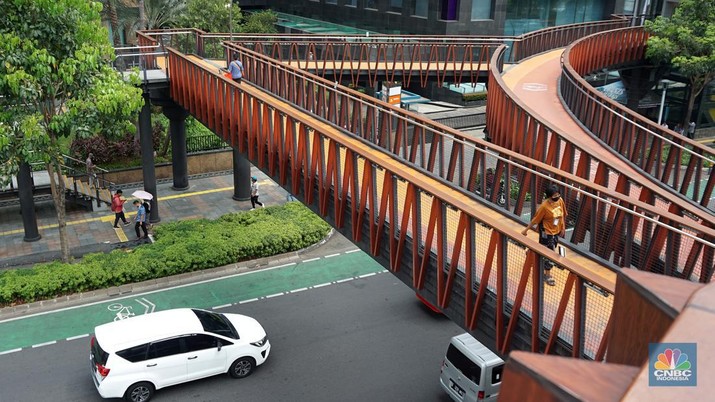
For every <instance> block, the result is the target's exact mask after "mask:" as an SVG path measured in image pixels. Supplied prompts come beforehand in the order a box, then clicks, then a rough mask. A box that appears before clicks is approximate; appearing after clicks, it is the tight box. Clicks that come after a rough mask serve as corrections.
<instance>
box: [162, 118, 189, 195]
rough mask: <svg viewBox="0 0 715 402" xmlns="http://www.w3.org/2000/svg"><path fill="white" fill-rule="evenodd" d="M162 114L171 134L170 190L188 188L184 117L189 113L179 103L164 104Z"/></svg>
mask: <svg viewBox="0 0 715 402" xmlns="http://www.w3.org/2000/svg"><path fill="white" fill-rule="evenodd" d="M162 109H163V112H164V116H166V117H167V118H168V119H169V133H170V135H171V171H172V174H173V178H174V185H173V186H171V189H172V190H177V191H183V190H186V189H188V188H189V167H188V162H187V157H186V117H187V116H188V115H189V113H188V112H187V111H186V110H184V108H182V107H181V106H179V105H176V104H174V105H170V106H164V107H163V108H162Z"/></svg>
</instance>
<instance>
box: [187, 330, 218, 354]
mask: <svg viewBox="0 0 715 402" xmlns="http://www.w3.org/2000/svg"><path fill="white" fill-rule="evenodd" d="M184 341H185V342H186V351H187V352H193V351H196V350H204V349H213V348H215V347H217V346H218V344H217V343H216V341H217V339H216V338H214V337H213V336H211V335H205V334H193V335H191V336H187V337H186V338H184Z"/></svg>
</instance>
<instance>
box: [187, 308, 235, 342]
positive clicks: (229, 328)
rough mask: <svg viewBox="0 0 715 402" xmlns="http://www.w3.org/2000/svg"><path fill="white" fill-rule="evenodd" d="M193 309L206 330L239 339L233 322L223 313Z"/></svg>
mask: <svg viewBox="0 0 715 402" xmlns="http://www.w3.org/2000/svg"><path fill="white" fill-rule="evenodd" d="M191 311H193V312H194V314H196V317H198V318H199V321H201V326H203V327H204V331H206V332H211V333H214V334H217V335H223V336H227V337H229V338H233V339H238V333H236V329H235V328H233V325H232V324H231V322H230V321H229V320H228V319H227V318H226V317H225V316H224V315H223V314H216V313H212V312H210V311H204V310H195V309H194V310H191Z"/></svg>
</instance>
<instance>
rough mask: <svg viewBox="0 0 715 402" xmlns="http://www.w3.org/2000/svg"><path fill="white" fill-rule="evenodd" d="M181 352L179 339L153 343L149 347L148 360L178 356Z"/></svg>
mask: <svg viewBox="0 0 715 402" xmlns="http://www.w3.org/2000/svg"><path fill="white" fill-rule="evenodd" d="M179 353H182V352H181V341H180V340H179V338H173V339H167V340H165V341H159V342H154V343H152V344H151V346H149V356H148V358H149V359H158V358H160V357H166V356H172V355H178V354H179Z"/></svg>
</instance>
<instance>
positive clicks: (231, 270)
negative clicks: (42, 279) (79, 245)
mask: <svg viewBox="0 0 715 402" xmlns="http://www.w3.org/2000/svg"><path fill="white" fill-rule="evenodd" d="M335 233H336V232H335V229H332V228H331V229H330V232H329V233H328V234H327V235H326V236H325V238H323V240H321V241H320V242H318V243H316V244H313V245H311V246H308V247H306V248H303V249H300V250H297V251H291V252H289V253H284V254H278V255H274V256H270V257H263V258H258V259H255V260H248V261H242V262H237V263H233V264H229V265H224V266H221V267H216V268H209V269H204V270H201V271H193V272H186V273H183V274H178V275H173V276H167V277H163V278H157V279H149V280H147V281H143V282H136V283H128V284H125V285H120V286H113V287H110V288H105V289H96V290H92V291H89V292H82V293H73V294H70V295H66V296H60V297H57V298H54V299H47V300H39V301H36V302H33V303H28V304H20V305H17V306H11V307H3V308H0V321H3V320H7V319H11V318H20V317H22V316H24V315H30V314H36V313H41V312H45V311H51V310H54V309H58V308H66V307H73V306H78V305H82V304H85V303H91V302H97V301H102V300H109V299H111V298H113V297H117V296H126V295H128V294H132V293H144V292H148V291H153V290H161V289H164V288H169V287H173V286H177V285H187V284H191V283H193V282H198V281H202V280H208V279H215V278H220V277H222V276H228V275H234V274H238V273H244V272H252V271H260V270H261V269H265V268H269V266H271V265H283V264H290V263H295V262H298V261H300V260H301V255H302V254H304V253H306V252H309V251H313V250H316V249H318V248H320V247H321V246H323V245H324V244H325V243H327V242H328V241H329V240H330V239H331V238H332V237H333V236H334V235H335Z"/></svg>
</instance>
